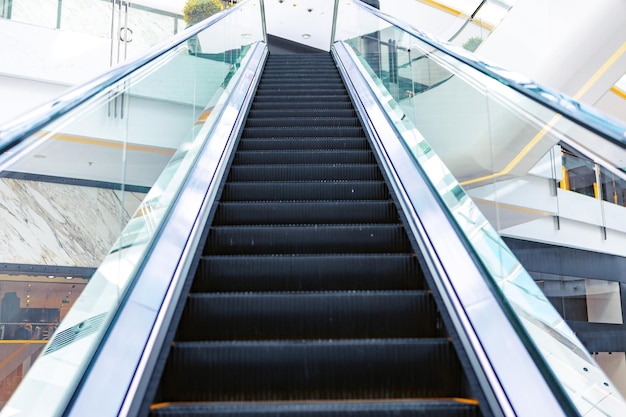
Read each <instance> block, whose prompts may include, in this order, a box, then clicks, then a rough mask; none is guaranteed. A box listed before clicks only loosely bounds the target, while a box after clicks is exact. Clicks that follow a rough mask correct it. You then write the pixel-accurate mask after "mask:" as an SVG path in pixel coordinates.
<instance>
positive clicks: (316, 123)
mask: <svg viewBox="0 0 626 417" xmlns="http://www.w3.org/2000/svg"><path fill="white" fill-rule="evenodd" d="M299 126H302V127H306V128H309V127H315V128H321V127H326V128H328V127H330V128H333V129H334V128H336V127H356V128H361V123H360V122H359V119H357V118H355V117H273V118H262V119H259V118H251V119H248V120H247V121H246V128H255V127H279V128H284V127H299Z"/></svg>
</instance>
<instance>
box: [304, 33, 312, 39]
mask: <svg viewBox="0 0 626 417" xmlns="http://www.w3.org/2000/svg"><path fill="white" fill-rule="evenodd" d="M302 37H303V38H304V39H309V38H310V37H311V35H309V34H308V33H305V34H303V35H302Z"/></svg>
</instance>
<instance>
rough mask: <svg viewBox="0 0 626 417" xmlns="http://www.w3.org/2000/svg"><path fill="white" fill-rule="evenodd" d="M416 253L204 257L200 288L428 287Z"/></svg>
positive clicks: (196, 281) (196, 283) (197, 280)
mask: <svg viewBox="0 0 626 417" xmlns="http://www.w3.org/2000/svg"><path fill="white" fill-rule="evenodd" d="M423 288H424V281H423V276H422V273H421V270H420V269H419V267H418V266H417V263H416V262H415V258H414V257H413V255H411V254H367V255H364V254H345V255H324V254H319V255H300V256H291V255H286V256H276V255H243V256H219V255H213V256H203V257H202V258H201V259H200V264H199V265H198V271H197V273H196V277H195V279H194V281H193V284H192V291H194V292H220V291H222V292H233V291H333V290H338V291H342V290H354V291H358V290H411V289H423Z"/></svg>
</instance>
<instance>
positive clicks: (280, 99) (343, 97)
mask: <svg viewBox="0 0 626 417" xmlns="http://www.w3.org/2000/svg"><path fill="white" fill-rule="evenodd" d="M290 101H292V102H293V103H316V102H327V103H333V102H343V103H352V102H351V101H350V96H349V95H348V94H332V95H322V94H320V95H296V96H292V97H290V96H286V95H284V94H283V95H263V96H257V97H255V98H254V103H255V104H256V103H285V104H288V103H289V102H290Z"/></svg>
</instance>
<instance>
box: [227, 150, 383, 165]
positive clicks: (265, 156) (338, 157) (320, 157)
mask: <svg viewBox="0 0 626 417" xmlns="http://www.w3.org/2000/svg"><path fill="white" fill-rule="evenodd" d="M373 163H376V159H375V158H374V155H373V154H372V152H370V151H366V150H338V149H332V150H318V149H314V150H287V151H279V150H272V151H242V150H239V152H237V153H236V154H235V158H234V160H233V164H235V165H260V164H373Z"/></svg>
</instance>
